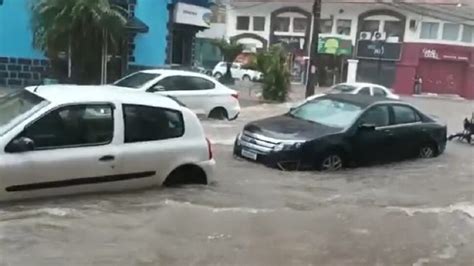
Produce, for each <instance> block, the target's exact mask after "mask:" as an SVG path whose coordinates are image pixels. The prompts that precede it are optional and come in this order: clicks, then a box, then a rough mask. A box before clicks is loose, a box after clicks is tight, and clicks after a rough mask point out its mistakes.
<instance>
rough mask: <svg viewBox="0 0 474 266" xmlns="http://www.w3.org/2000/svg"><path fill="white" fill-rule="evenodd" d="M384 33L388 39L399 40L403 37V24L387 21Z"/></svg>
mask: <svg viewBox="0 0 474 266" xmlns="http://www.w3.org/2000/svg"><path fill="white" fill-rule="evenodd" d="M383 30H384V32H385V33H386V34H387V38H388V37H398V40H400V38H401V37H402V32H403V29H402V23H401V22H400V21H385V25H384V29H383Z"/></svg>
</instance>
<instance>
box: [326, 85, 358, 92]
mask: <svg viewBox="0 0 474 266" xmlns="http://www.w3.org/2000/svg"><path fill="white" fill-rule="evenodd" d="M355 89H356V87H355V86H352V85H345V84H341V85H337V86H334V87H333V88H332V89H331V90H333V91H335V92H351V91H354V90H355Z"/></svg>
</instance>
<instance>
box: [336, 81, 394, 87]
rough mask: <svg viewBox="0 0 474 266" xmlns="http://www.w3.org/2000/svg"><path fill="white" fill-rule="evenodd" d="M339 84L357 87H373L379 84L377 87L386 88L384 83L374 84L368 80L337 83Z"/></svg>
mask: <svg viewBox="0 0 474 266" xmlns="http://www.w3.org/2000/svg"><path fill="white" fill-rule="evenodd" d="M337 85H349V86H355V87H362V86H369V87H372V86H377V87H382V88H385V86H383V85H379V84H374V83H368V82H346V83H340V84H336V86H337Z"/></svg>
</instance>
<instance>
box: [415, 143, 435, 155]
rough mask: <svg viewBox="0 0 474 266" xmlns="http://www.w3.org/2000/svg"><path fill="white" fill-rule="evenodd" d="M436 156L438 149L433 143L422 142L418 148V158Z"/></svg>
mask: <svg viewBox="0 0 474 266" xmlns="http://www.w3.org/2000/svg"><path fill="white" fill-rule="evenodd" d="M436 156H438V149H437V148H436V145H434V144H433V143H430V142H427V143H424V144H423V145H421V146H420V148H419V149H418V158H420V159H430V158H434V157H436Z"/></svg>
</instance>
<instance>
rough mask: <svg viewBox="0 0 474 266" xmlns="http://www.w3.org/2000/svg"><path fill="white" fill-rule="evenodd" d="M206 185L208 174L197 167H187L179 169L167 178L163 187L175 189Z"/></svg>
mask: <svg viewBox="0 0 474 266" xmlns="http://www.w3.org/2000/svg"><path fill="white" fill-rule="evenodd" d="M191 184H194V185H206V184H207V177H206V173H204V171H203V170H202V169H201V168H199V167H198V166H195V165H185V166H181V167H179V168H177V169H176V170H174V171H173V172H171V174H169V176H168V177H167V178H166V180H165V182H164V183H163V186H166V187H173V186H180V185H191Z"/></svg>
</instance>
